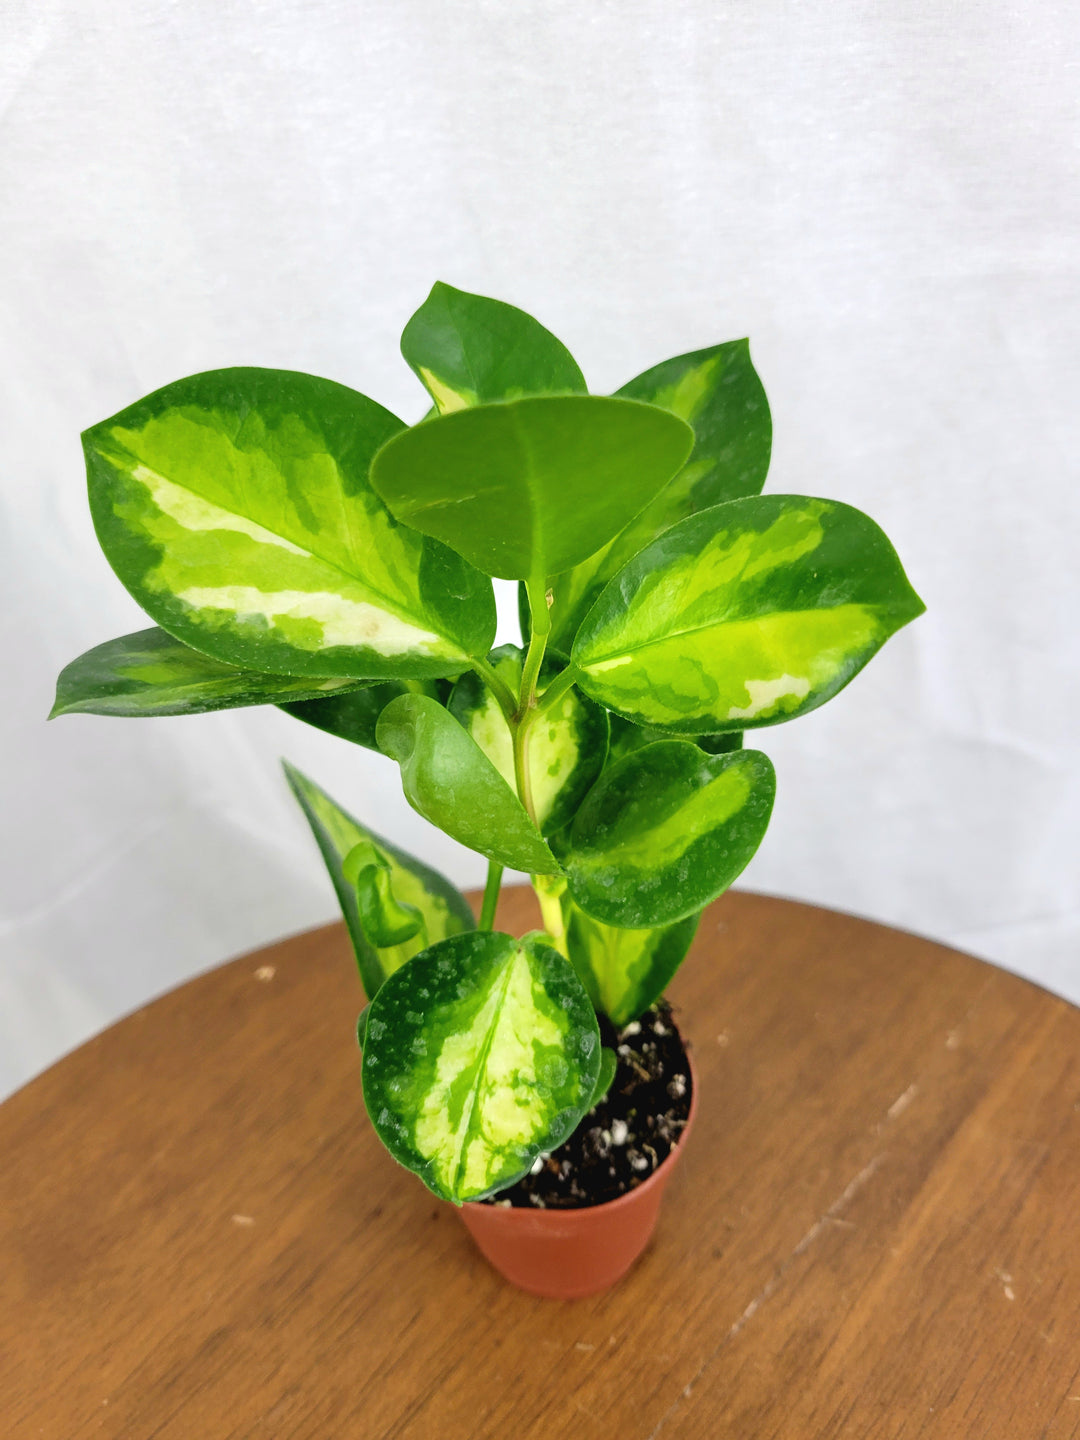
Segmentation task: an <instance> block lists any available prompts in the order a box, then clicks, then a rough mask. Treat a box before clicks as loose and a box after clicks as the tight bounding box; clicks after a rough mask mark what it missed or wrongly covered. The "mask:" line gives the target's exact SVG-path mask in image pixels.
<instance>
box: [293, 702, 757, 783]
mask: <svg viewBox="0 0 1080 1440" xmlns="http://www.w3.org/2000/svg"><path fill="white" fill-rule="evenodd" d="M350 698H351V697H349V696H343V697H342V700H341V701H340V702H337V703H341V704H344V703H345V702H346V701H347V700H348V699H350ZM315 703H316V704H317V705H321V704H326V703H328V704H334V703H335V702H334V701H329V702H325V701H316V702H315ZM289 708H291V707H289V706H286V709H289ZM298 708H301V709H302V708H304V707H302V706H301V707H298ZM608 722H609V724H610V726H611V739H610V740H609V742H608V754H607V762H606V763H607V765H608V766H611V765H614V764H615V763H616V762H617V761H619V760H621V759H622V758H623V756H624V755H629V754H631V752H632V751H634V750H643V749H644V748H645V746H646V745H652V744H654V743H655V742H656V741H657V740H670V739H671V736H670V735H669V734H668V733H667V731H666V730H653V729H651V728H650V727H649V726H648V725H635V724H633V722H632V721H630V720H624V719H623V717H622V716H621V715H616V714H615V713H614V711H609V713H608ZM687 738H688V739H692V740H693V741H694V743H695V744H696V745H699V746H700V747H701V749H702V750H706V751H708V753H709V754H710V755H726V754H728V752H729V751H731V750H741V749H742V746H743V737H742V731H741V730H730V731H727V732H726V733H721V734H720V735H692V736H688V737H687Z"/></svg>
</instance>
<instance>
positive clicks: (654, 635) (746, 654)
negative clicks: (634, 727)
mask: <svg viewBox="0 0 1080 1440" xmlns="http://www.w3.org/2000/svg"><path fill="white" fill-rule="evenodd" d="M924 608H925V607H924V606H923V603H922V601H921V600H920V599H919V597H918V596H917V595H916V594H915V592H914V590H912V588H911V586H910V584H909V583H908V580H907V577H906V575H905V574H904V571H903V569H902V567H901V565H900V561H899V560H898V559H897V556H896V551H895V550H894V549H893V547H892V546H891V545H890V544H889V541H888V540H887V539H886V537H885V535H884V534H882V532H881V530H879V529H878V527H877V526H876V525H875V524H874V522H873V521H872V520H871V519H869V517H868V516H866V515H863V514H862V513H861V512H860V511H858V510H853V509H852V508H851V506H849V505H840V504H838V503H836V502H834V501H828V500H814V499H808V498H806V497H803V496H798V495H767V496H766V495H758V496H754V497H752V498H750V499H746V500H732V501H729V502H728V503H727V504H726V505H717V506H715V507H714V508H713V509H712V510H705V511H703V512H702V513H701V514H700V515H694V516H691V517H690V519H689V520H683V521H682V522H681V523H680V524H678V525H675V526H673V527H672V529H670V530H668V531H666V532H665V534H663V535H661V536H660V538H659V539H658V540H655V541H653V543H652V544H651V545H649V546H647V547H646V549H644V550H643V551H642V552H641V554H640V555H638V556H637V557H636V558H635V559H634V560H632V561H631V562H630V564H629V565H627V566H626V567H625V568H624V569H623V570H621V571H620V572H619V574H618V575H617V576H616V577H615V579H614V580H612V581H611V583H610V584H609V585H608V587H607V589H606V590H605V591H604V593H603V594H602V595H601V596H600V599H599V600H598V601H597V602H596V604H595V605H594V606H593V608H592V610H591V611H590V612H589V614H588V616H587V617H586V619H585V622H584V623H583V625H582V627H581V629H580V630H579V632H578V636H577V639H576V640H575V642H574V651H573V660H574V663H575V665H576V666H577V667H578V669H579V671H580V675H579V678H578V682H577V683H578V684H579V685H580V687H581V689H582V690H583V691H585V693H586V694H588V695H591V696H592V697H593V699H595V700H599V701H600V703H601V704H603V705H607V706H608V707H609V708H610V709H612V710H617V711H618V712H619V713H620V714H622V715H624V716H626V717H627V718H628V719H630V720H632V721H633V722H634V723H635V724H638V725H652V726H656V727H657V728H659V729H663V730H667V731H669V732H677V733H680V734H700V733H710V734H714V733H716V732H718V731H729V730H744V729H747V728H751V727H758V726H762V725H776V724H779V723H780V721H782V720H790V719H793V718H794V717H795V716H796V715H803V714H805V713H806V712H807V711H808V710H813V709H815V708H816V707H817V706H818V705H823V704H824V703H825V701H826V700H829V699H830V698H831V697H832V696H833V695H835V694H836V693H837V691H839V690H842V689H843V687H844V686H845V685H846V684H847V683H848V681H849V680H851V679H852V677H853V676H854V675H856V674H857V673H858V672H859V671H860V670H861V669H862V667H863V666H864V665H865V664H866V663H867V661H868V660H869V659H870V658H871V657H872V656H873V655H874V654H875V653H876V652H877V651H878V650H879V649H880V648H881V646H882V645H883V644H884V643H885V641H886V640H887V639H888V638H889V636H890V635H892V634H894V633H895V632H896V631H897V630H899V629H900V627H901V626H903V625H906V624H907V623H908V621H909V620H913V619H915V617H916V616H917V615H921V614H922V612H923V609H924Z"/></svg>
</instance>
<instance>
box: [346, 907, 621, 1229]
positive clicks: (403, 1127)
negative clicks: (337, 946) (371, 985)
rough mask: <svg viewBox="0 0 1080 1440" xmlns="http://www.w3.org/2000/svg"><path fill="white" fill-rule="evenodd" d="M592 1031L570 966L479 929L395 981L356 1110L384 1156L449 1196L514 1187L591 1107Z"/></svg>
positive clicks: (413, 963)
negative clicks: (364, 1114) (363, 1110)
mask: <svg viewBox="0 0 1080 1440" xmlns="http://www.w3.org/2000/svg"><path fill="white" fill-rule="evenodd" d="M599 1072H600V1032H599V1029H598V1027H597V1023H596V1016H595V1014H594V1012H593V1008H592V1006H591V1005H590V1004H589V998H588V996H587V995H586V994H585V991H584V989H583V988H582V985H581V982H580V980H579V979H578V977H577V975H576V974H575V973H574V970H573V968H572V966H571V965H570V964H569V962H568V961H567V960H566V959H565V958H564V957H563V956H562V955H560V954H559V953H558V951H556V950H553V949H552V948H551V947H550V946H548V945H545V944H543V943H541V942H540V941H538V940H536V939H533V938H528V937H527V938H526V939H523V940H515V939H513V937H512V936H510V935H502V934H499V933H498V932H491V931H474V932H473V933H472V934H470V935H459V936H456V937H454V938H452V939H449V940H444V941H443V942H442V943H441V944H439V945H434V946H432V947H431V948H430V949H428V950H425V951H423V952H422V953H421V954H419V955H416V956H414V957H413V959H412V960H410V961H409V963H408V965H407V966H406V967H405V968H404V969H402V970H399V971H398V972H397V973H396V974H395V975H392V976H391V977H390V979H389V980H388V981H387V982H386V984H385V985H384V986H383V988H382V989H381V990H380V991H379V993H378V995H377V996H376V998H375V1000H374V1001H373V1002H372V1005H371V1009H370V1013H369V1016H368V1020H367V1027H366V1033H365V1036H364V1065H363V1080H364V1103H365V1104H366V1106H367V1110H368V1114H369V1115H370V1116H371V1119H372V1123H373V1124H374V1126H375V1129H376V1130H377V1131H378V1133H379V1135H380V1137H381V1139H382V1140H383V1142H384V1143H385V1145H386V1147H387V1149H388V1150H389V1151H390V1153H391V1154H392V1155H393V1156H394V1157H395V1158H396V1159H397V1160H399V1161H400V1162H401V1163H402V1164H403V1165H405V1166H407V1167H408V1168H409V1169H410V1170H414V1171H415V1172H416V1173H417V1174H418V1175H419V1176H420V1178H421V1179H422V1180H423V1182H424V1184H425V1185H427V1186H428V1187H429V1189H431V1190H432V1191H434V1193H435V1194H436V1195H438V1196H441V1197H442V1198H443V1199H444V1200H452V1201H453V1202H454V1203H455V1204H461V1203H462V1201H465V1200H474V1199H478V1198H480V1197H481V1196H484V1195H489V1194H491V1193H492V1192H493V1191H496V1190H500V1189H502V1188H504V1187H505V1186H507V1185H511V1184H513V1182H514V1181H515V1180H517V1179H518V1178H519V1177H520V1176H521V1175H523V1174H524V1173H525V1172H526V1171H527V1170H528V1168H529V1166H530V1165H531V1163H532V1161H533V1160H534V1159H535V1157H536V1156H537V1155H539V1154H540V1153H541V1152H542V1151H549V1150H553V1149H555V1147H556V1146H558V1145H561V1144H562V1142H563V1141H564V1140H565V1139H566V1138H567V1136H569V1135H570V1134H571V1133H572V1132H573V1130H574V1129H575V1127H576V1126H577V1124H578V1121H579V1120H580V1119H581V1117H582V1115H584V1114H585V1112H586V1110H587V1109H588V1108H589V1105H590V1104H591V1102H592V1097H593V1095H594V1093H595V1091H596V1083H597V1078H598V1075H599Z"/></svg>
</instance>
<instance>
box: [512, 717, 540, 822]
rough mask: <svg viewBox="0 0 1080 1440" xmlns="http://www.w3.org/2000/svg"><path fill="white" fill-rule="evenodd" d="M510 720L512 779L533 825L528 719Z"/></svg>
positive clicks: (533, 809)
mask: <svg viewBox="0 0 1080 1440" xmlns="http://www.w3.org/2000/svg"><path fill="white" fill-rule="evenodd" d="M530 718H531V717H530V716H526V717H525V719H524V720H518V721H516V722H511V725H510V730H511V733H512V734H513V737H514V779H515V781H516V782H517V792H518V798H519V799H520V801H521V803H522V805H524V806H525V810H526V813H527V814H528V817H529V819H530V820H531V821H532V822H533V824H534V825H537V828H539V825H538V824H537V819H536V804H535V802H534V801H533V793H532V772H531V771H530V770H529V725H528V722H529V719H530Z"/></svg>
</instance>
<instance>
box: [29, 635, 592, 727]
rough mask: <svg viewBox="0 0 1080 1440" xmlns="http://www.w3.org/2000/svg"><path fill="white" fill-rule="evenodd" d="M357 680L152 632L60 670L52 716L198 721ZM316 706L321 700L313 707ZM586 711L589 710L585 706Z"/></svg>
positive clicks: (350, 686) (350, 685) (351, 687)
mask: <svg viewBox="0 0 1080 1440" xmlns="http://www.w3.org/2000/svg"><path fill="white" fill-rule="evenodd" d="M358 683H361V682H357V681H356V680H349V679H336V680H317V679H307V678H298V677H296V676H293V675H265V674H262V673H260V672H259V671H257V670H238V669H237V668H236V667H235V666H233V665H223V664H222V663H221V661H220V660H212V659H211V658H210V656H209V655H200V654H199V652H198V651H197V650H192V649H191V647H190V646H188V645H185V644H184V643H183V642H182V641H180V640H176V639H174V638H173V636H171V635H169V634H167V633H166V631H164V630H159V629H157V628H156V627H152V628H151V629H149V630H139V631H137V632H136V633H135V634H134V635H121V636H119V637H118V638H117V639H115V640H107V641H106V642H105V644H104V645H96V646H95V647H94V649H93V650H87V652H86V654H85V655H80V656H79V658H78V659H77V660H72V662H71V664H70V665H65V666H64V668H63V670H61V672H60V675H59V678H58V679H57V682H56V702H55V704H54V705H53V708H52V710H51V712H50V714H49V719H50V720H51V719H52V718H53V717H54V716H56V715H73V714H76V713H82V714H85V715H123V716H137V717H141V716H146V715H202V714H205V713H206V712H207V711H208V710H232V709H235V708H237V707H239V706H241V705H268V704H273V703H277V702H279V701H281V700H282V699H283V698H285V697H286V696H289V697H293V698H295V699H300V700H308V699H311V698H312V697H314V696H320V695H321V696H326V695H328V694H330V693H332V692H335V691H342V690H347V691H355V690H356V688H357V685H358ZM315 703H316V704H318V703H319V701H318V700H316V701H315ZM590 703H591V702H590Z"/></svg>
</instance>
